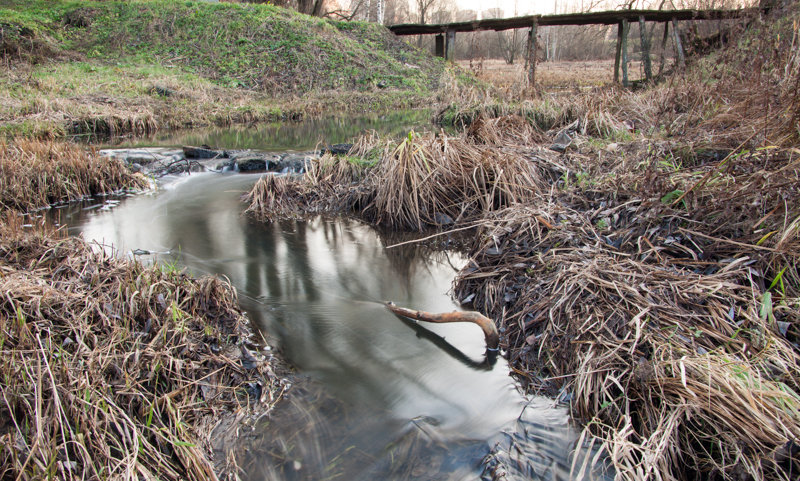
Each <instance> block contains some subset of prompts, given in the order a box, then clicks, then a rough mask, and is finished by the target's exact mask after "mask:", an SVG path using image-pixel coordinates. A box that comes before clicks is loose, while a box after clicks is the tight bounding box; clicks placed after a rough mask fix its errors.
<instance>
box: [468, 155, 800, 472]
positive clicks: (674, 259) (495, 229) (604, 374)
mask: <svg viewBox="0 0 800 481" xmlns="http://www.w3.org/2000/svg"><path fill="white" fill-rule="evenodd" d="M651 147H652V145H651ZM661 147H663V145H662V146H661ZM653 150H655V151H656V155H654V157H653V158H652V159H648V158H647V155H645V154H644V152H643V151H641V150H638V151H637V150H636V148H634V149H633V150H629V151H628V154H635V153H637V152H638V155H631V157H632V160H630V161H626V162H619V161H617V163H616V164H617V165H605V162H604V161H602V160H600V156H595V157H591V158H583V156H581V155H580V154H576V155H575V157H577V159H574V160H573V161H572V163H571V164H570V165H572V166H575V165H582V166H583V168H584V169H586V170H585V171H583V173H584V174H585V175H582V176H576V177H575V178H574V179H573V181H572V183H569V182H564V181H563V180H562V181H560V182H559V186H560V189H559V190H558V191H556V192H553V194H555V195H548V196H543V197H540V198H539V199H538V200H537V201H535V202H533V203H530V204H527V205H519V206H515V207H512V208H510V209H508V210H505V211H500V212H496V213H494V214H493V215H491V216H490V217H489V218H487V219H486V220H485V227H484V229H483V230H482V233H481V234H480V235H479V236H478V238H480V239H482V240H481V241H480V242H479V243H478V245H477V246H476V248H475V249H474V251H473V255H472V260H471V262H470V264H469V265H468V266H467V267H466V268H465V269H464V270H463V271H462V272H461V273H460V275H459V277H458V279H457V281H456V287H455V293H456V295H457V297H458V298H460V299H462V300H464V301H465V302H467V303H471V304H472V305H473V306H474V307H475V308H477V309H478V310H480V311H482V312H484V313H486V314H487V315H490V316H491V317H493V318H495V320H496V321H498V322H499V323H500V325H501V326H502V327H503V330H504V331H505V342H506V346H507V347H508V352H509V357H510V360H511V361H512V364H513V365H514V366H515V371H516V372H517V373H518V374H520V375H521V376H522V377H523V378H526V379H527V382H528V383H530V386H531V388H532V389H553V390H555V391H556V392H557V391H558V390H561V391H562V393H564V392H571V393H573V394H572V395H573V399H572V407H573V411H574V413H575V414H576V415H578V416H579V417H580V418H581V419H583V420H584V422H586V423H587V430H588V432H590V433H592V434H594V435H599V436H600V437H601V438H602V439H604V440H605V442H606V449H607V451H608V453H609V454H610V456H611V458H612V461H613V462H614V464H615V466H616V468H617V470H618V473H620V474H621V475H622V476H623V477H625V478H626V479H687V478H691V477H699V478H703V479H709V478H710V479H718V478H719V479H723V478H725V479H727V478H729V477H731V476H739V475H744V476H751V477H752V478H754V479H792V478H793V477H795V475H796V473H797V472H798V469H800V457H798V452H797V450H796V448H795V447H794V446H795V444H794V443H796V441H797V439H798V434H800V410H799V409H800V396H798V394H797V392H799V388H800V378H799V377H798V376H797V372H798V367H800V365H799V362H800V352H798V349H797V348H796V345H797V344H796V343H797V341H798V339H800V331H799V330H798V328H797V325H798V323H800V314H798V312H800V310H799V309H800V275H799V273H798V267H797V266H798V258H800V235H799V234H798V224H799V223H800V221H798V220H797V219H800V207H798V206H800V203H798V202H797V197H798V192H797V186H798V185H800V184H799V183H798V178H799V176H800V165H798V163H797V159H796V155H795V154H794V153H793V151H791V150H781V149H765V150H755V149H753V150H747V151H745V150H743V149H739V150H734V151H732V152H731V153H730V154H729V155H727V156H726V157H724V158H722V159H720V160H718V161H716V162H709V163H702V164H699V165H693V166H690V167H687V168H685V169H684V168H677V169H676V168H674V167H675V166H674V165H672V164H669V165H665V157H666V156H665V155H663V154H664V152H663V151H659V149H658V148H656V149H651V152H652V151H653ZM617 158H618V157H617ZM659 159H660V160H659ZM673 160H674V159H673ZM687 160H688V159H687ZM608 162H614V157H612V158H611V159H609V160H608ZM637 165H638V167H636V166H637ZM626 170H627V171H628V172H627V173H626ZM603 171H605V176H604V175H603ZM581 179H583V180H581Z"/></svg>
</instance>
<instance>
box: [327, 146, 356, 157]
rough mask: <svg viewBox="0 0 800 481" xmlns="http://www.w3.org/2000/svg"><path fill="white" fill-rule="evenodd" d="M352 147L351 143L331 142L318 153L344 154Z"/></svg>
mask: <svg viewBox="0 0 800 481" xmlns="http://www.w3.org/2000/svg"><path fill="white" fill-rule="evenodd" d="M352 148H353V144H333V145H329V146H327V147H325V148H323V149H322V150H321V151H320V155H323V154H325V153H327V152H330V153H331V154H333V155H346V154H347V153H348V152H350V149H352Z"/></svg>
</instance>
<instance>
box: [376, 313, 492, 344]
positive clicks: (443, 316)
mask: <svg viewBox="0 0 800 481" xmlns="http://www.w3.org/2000/svg"><path fill="white" fill-rule="evenodd" d="M385 305H386V308H387V309H389V310H390V311H392V312H394V313H395V314H397V315H400V316H405V317H408V318H410V319H416V320H418V321H425V322H439V323H445V322H471V323H473V324H477V325H478V327H480V328H481V329H482V330H483V335H484V336H485V337H486V348H487V349H489V350H491V351H496V350H497V349H498V345H499V344H500V335H499V334H498V333H497V327H496V326H495V325H494V321H492V320H491V319H489V318H488V317H486V316H484V315H483V314H481V313H480V312H475V311H453V312H444V313H440V314H435V313H432V312H425V311H415V310H413V309H406V308H405V307H399V306H397V305H395V304H394V303H393V302H387V303H386V304H385Z"/></svg>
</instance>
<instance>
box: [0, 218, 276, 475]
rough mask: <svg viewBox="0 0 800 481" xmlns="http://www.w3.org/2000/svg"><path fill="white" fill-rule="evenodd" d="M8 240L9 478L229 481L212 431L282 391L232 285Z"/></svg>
mask: <svg viewBox="0 0 800 481" xmlns="http://www.w3.org/2000/svg"><path fill="white" fill-rule="evenodd" d="M0 239H2V241H1V242H0V253H1V254H2V255H0V285H2V288H1V289H0V290H1V291H2V292H3V295H2V298H0V372H2V373H3V375H2V378H0V379H1V380H0V440H1V441H0V466H2V468H1V469H2V472H0V477H2V478H3V479H45V478H53V477H57V478H60V479H106V478H108V479H129V480H138V479H155V478H159V479H170V480H183V479H217V474H216V473H215V471H214V464H213V463H212V459H211V458H210V447H209V444H210V440H209V436H210V432H211V430H212V429H213V427H214V426H215V425H216V423H217V422H219V421H220V418H221V416H222V414H223V413H225V412H229V411H230V410H238V409H241V408H242V407H245V406H247V405H248V403H252V402H261V401H266V403H267V406H269V405H270V404H271V403H272V402H274V401H275V399H274V395H275V393H276V390H277V389H279V386H278V383H277V381H276V378H275V376H274V375H273V374H272V371H271V368H270V366H269V364H268V363H266V362H260V361H258V360H256V359H255V358H254V357H253V356H252V354H249V353H247V355H245V352H244V351H243V350H242V351H240V346H238V344H241V343H242V342H244V341H246V339H247V337H248V330H247V327H246V323H247V321H246V319H245V317H244V315H243V314H242V312H241V311H240V310H239V308H238V307H237V301H236V295H235V293H234V291H233V290H232V288H231V287H230V286H229V285H227V284H226V283H224V282H222V281H220V280H219V279H217V278H204V279H200V280H194V279H191V278H189V277H188V276H186V275H184V274H182V273H179V272H177V271H176V270H174V269H171V268H169V267H168V266H165V267H159V266H154V267H144V266H142V265H141V264H139V263H137V262H133V261H128V260H122V259H118V258H115V257H112V256H111V255H110V254H108V253H106V252H104V251H102V250H97V249H93V248H92V247H91V246H89V245H87V244H86V243H84V242H83V241H81V240H79V239H77V238H69V239H65V240H54V239H52V238H48V237H45V236H42V235H22V234H19V233H18V232H15V231H13V230H12V229H10V228H8V227H5V228H4V229H3V232H2V237H0ZM241 349H244V348H243V347H242V348H241Z"/></svg>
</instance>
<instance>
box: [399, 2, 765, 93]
mask: <svg viewBox="0 0 800 481" xmlns="http://www.w3.org/2000/svg"><path fill="white" fill-rule="evenodd" d="M762 12H766V9H765V8H745V9H738V10H720V9H714V10H611V11H605V12H590V13H568V14H562V15H527V16H523V17H513V18H490V19H485V20H473V21H467V22H454V23H441V24H429V25H423V24H401V25H392V26H390V27H389V30H391V31H392V32H394V33H395V34H396V35H436V55H438V56H440V57H444V58H447V59H449V60H453V57H454V51H455V48H454V47H455V39H456V32H476V31H481V30H495V31H502V30H511V29H515V28H529V29H530V32H529V34H528V45H527V53H526V56H527V63H528V83H529V85H531V86H532V85H534V84H535V80H536V46H537V45H536V32H537V29H538V27H540V26H542V27H544V26H558V25H613V24H617V26H618V27H617V49H616V57H615V60H614V81H615V82H618V81H619V71H620V68H622V84H623V85H624V86H626V87H627V86H628V32H629V30H630V24H631V22H638V23H639V27H640V28H639V31H640V33H641V44H642V63H643V66H644V73H645V78H646V79H647V80H648V81H649V80H652V78H653V69H652V65H651V60H650V44H649V43H650V42H649V39H648V38H647V35H646V29H645V28H644V27H645V25H646V23H647V22H660V23H663V24H664V36H663V39H662V49H663V48H664V47H665V46H666V43H667V40H668V38H669V25H670V24H672V39H673V41H674V42H675V50H676V51H677V55H678V62H679V64H680V65H681V66H684V65H685V62H686V60H685V57H684V50H683V46H682V45H681V39H680V36H679V35H678V22H679V21H686V20H726V19H734V18H742V17H749V16H753V15H758V14H759V13H762Z"/></svg>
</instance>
